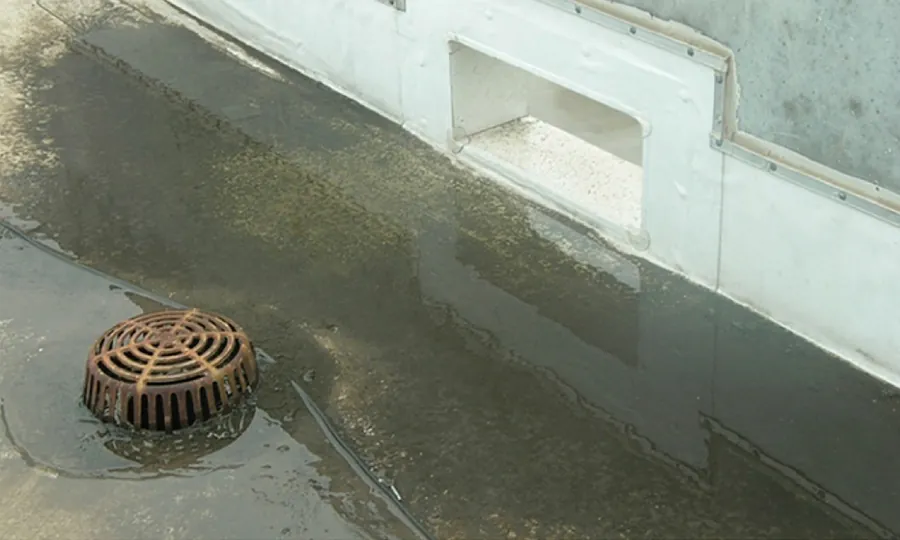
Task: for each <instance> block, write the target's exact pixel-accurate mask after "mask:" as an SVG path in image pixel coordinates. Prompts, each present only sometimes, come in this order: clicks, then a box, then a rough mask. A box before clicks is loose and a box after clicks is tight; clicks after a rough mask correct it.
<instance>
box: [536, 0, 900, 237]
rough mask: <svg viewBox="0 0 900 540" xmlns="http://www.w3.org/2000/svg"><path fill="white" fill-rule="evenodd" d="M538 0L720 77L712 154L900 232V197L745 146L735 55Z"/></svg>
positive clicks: (799, 159) (780, 153)
mask: <svg viewBox="0 0 900 540" xmlns="http://www.w3.org/2000/svg"><path fill="white" fill-rule="evenodd" d="M539 1H540V2H541V3H543V4H546V5H549V6H552V7H554V8H557V9H561V10H563V11H567V12H570V13H572V14H574V15H576V16H578V17H580V18H582V19H584V20H587V21H590V22H592V23H595V24H598V25H600V26H602V27H604V28H606V29H608V30H611V31H613V32H616V33H618V34H622V35H627V36H630V37H633V38H634V39H638V40H641V41H643V42H645V43H647V44H649V45H653V46H655V47H657V48H659V49H662V50H665V51H668V52H671V53H673V54H676V55H679V56H687V57H690V58H691V59H692V60H693V61H695V62H697V63H699V64H702V65H704V66H707V67H709V68H712V70H713V71H714V73H715V79H714V84H715V85H716V86H715V91H714V104H713V121H712V127H711V130H710V146H711V147H712V148H713V149H715V150H719V151H721V152H723V153H725V154H727V155H729V156H732V157H734V158H736V159H740V160H741V161H743V162H745V163H748V164H750V165H752V166H754V167H757V168H759V169H761V170H764V171H767V172H768V173H770V174H773V175H775V176H776V177H778V178H781V179H783V180H787V181H788V182H791V183H793V184H796V185H798V186H801V187H803V188H805V189H807V190H809V191H811V192H813V193H816V194H819V195H823V196H825V197H828V198H829V199H831V200H834V201H837V202H840V203H843V204H846V205H848V206H850V207H851V208H854V209H856V210H859V211H861V212H864V213H866V214H869V215H870V216H873V217H875V218H877V219H880V220H882V221H885V222H887V223H889V224H891V225H894V226H898V227H900V194H898V193H894V192H891V191H888V190H885V189H883V188H881V187H878V186H875V185H873V184H871V183H869V182H866V181H864V180H862V179H860V178H856V177H852V176H849V175H845V174H843V173H841V172H839V171H837V170H834V169H831V168H830V167H826V166H824V165H821V164H815V165H814V166H804V165H803V163H804V161H806V158H804V157H803V156H800V155H799V154H798V155H796V156H795V155H793V154H794V153H793V152H790V151H788V150H787V149H786V148H783V147H781V146H779V145H777V144H775V143H772V142H769V141H765V140H761V139H760V140H756V141H754V142H755V144H754V145H752V146H759V147H760V148H759V151H755V150H754V149H752V148H751V147H750V146H747V145H745V144H743V143H742V142H741V141H740V139H744V138H751V137H750V136H749V135H748V134H745V133H741V132H740V131H739V130H738V125H737V115H736V114H735V110H736V105H737V103H736V102H735V101H736V99H737V93H736V88H737V81H736V78H735V74H734V70H733V69H732V67H733V62H734V58H733V55H731V54H730V53H729V54H728V55H727V56H723V54H722V53H721V52H714V51H712V50H706V49H705V48H703V47H700V46H695V45H691V44H689V43H688V42H686V41H683V40H681V39H678V38H675V37H673V36H670V35H667V34H666V33H664V32H660V31H659V30H656V29H650V28H648V27H646V26H644V25H642V24H641V22H640V21H633V22H632V21H628V20H626V19H624V18H621V17H619V16H616V15H614V14H611V13H607V12H605V11H603V10H600V9H597V8H594V7H591V6H588V5H585V4H583V3H581V2H577V1H575V0H539ZM651 20H652V19H651ZM710 48H711V49H716V47H714V46H710ZM726 50H727V48H725V47H724V46H722V48H721V51H726ZM760 152H763V153H760ZM764 154H765V155H764ZM810 169H814V170H815V171H816V172H814V173H813V172H810Z"/></svg>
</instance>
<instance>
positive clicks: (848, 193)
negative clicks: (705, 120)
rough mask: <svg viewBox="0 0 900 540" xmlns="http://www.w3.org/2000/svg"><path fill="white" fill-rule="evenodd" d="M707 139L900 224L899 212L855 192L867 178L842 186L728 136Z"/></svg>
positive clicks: (726, 150) (737, 155)
mask: <svg viewBox="0 0 900 540" xmlns="http://www.w3.org/2000/svg"><path fill="white" fill-rule="evenodd" d="M710 143H711V145H712V147H713V148H715V149H717V150H720V151H721V152H722V153H724V154H725V155H728V156H731V157H733V158H735V159H739V160H741V161H742V162H744V163H747V164H748V165H751V166H753V167H755V168H757V169H760V170H763V171H766V172H768V173H769V174H772V175H774V176H775V177H777V178H780V179H782V180H786V181H788V182H790V183H792V184H794V185H797V186H800V187H802V188H804V189H806V190H808V191H810V192H812V193H815V194H817V195H821V196H823V197H827V198H829V199H831V200H833V201H836V202H839V203H843V204H846V205H847V206H849V207H851V208H854V209H855V210H858V211H860V212H864V213H866V214H868V215H870V216H872V217H874V218H877V219H880V220H881V221H884V222H886V223H889V224H891V225H894V226H897V227H900V212H898V211H897V210H895V209H893V208H890V207H888V206H886V205H884V204H881V203H880V202H878V201H877V200H875V199H874V198H871V197H868V196H866V195H860V194H859V193H858V192H856V189H860V188H865V189H871V187H872V186H871V185H870V184H868V182H865V181H863V180H860V179H853V180H854V184H856V183H858V184H859V185H858V186H856V185H854V186H848V188H849V189H848V188H843V187H841V186H839V185H837V184H835V183H831V182H829V181H828V180H826V179H824V178H820V177H818V176H813V175H810V174H807V173H804V172H801V171H798V170H796V169H794V168H792V167H791V165H790V164H789V163H785V162H783V161H781V160H776V159H771V158H768V157H765V156H763V155H761V154H759V153H757V152H754V151H753V150H751V149H749V148H747V147H746V146H743V145H741V144H739V143H736V142H734V141H732V140H728V139H721V138H719V137H718V136H717V135H715V134H713V135H712V136H711V137H710ZM854 188H856V189H854ZM881 193H882V194H884V195H885V198H900V197H897V196H896V195H894V194H893V193H890V192H885V191H884V190H881Z"/></svg>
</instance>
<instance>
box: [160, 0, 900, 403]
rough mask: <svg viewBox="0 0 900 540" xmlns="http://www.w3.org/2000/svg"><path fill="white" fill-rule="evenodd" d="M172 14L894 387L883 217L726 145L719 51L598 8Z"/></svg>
mask: <svg viewBox="0 0 900 540" xmlns="http://www.w3.org/2000/svg"><path fill="white" fill-rule="evenodd" d="M173 3H174V4H175V5H177V6H178V7H179V8H181V9H183V10H185V11H187V12H189V13H191V14H193V15H195V16H196V17H198V18H200V19H202V20H204V21H206V22H207V23H209V24H211V25H213V26H215V27H217V28H218V29H220V30H222V31H224V32H226V33H228V34H230V35H232V36H234V37H236V38H237V39H239V40H241V41H243V42H245V43H247V44H248V45H250V46H252V47H254V48H256V49H258V50H260V51H262V52H264V53H266V54H269V55H271V56H273V57H275V58H277V59H278V60H280V61H282V62H284V63H285V64H287V65H289V66H291V67H293V68H295V69H298V70H300V71H302V72H304V73H306V74H308V75H310V76H312V77H314V78H316V79H319V80H321V81H323V82H325V83H326V84H329V85H331V86H332V87H334V88H336V89H338V90H339V91H341V92H343V93H345V94H347V95H349V96H350V97H353V98H355V99H357V100H358V101H360V102H362V103H364V104H365V105H367V106H369V107H371V108H373V109H375V110H376V111H378V112H380V113H381V114H383V115H385V116H387V117H388V118H391V119H393V120H395V121H396V122H398V123H401V124H402V125H403V126H404V127H405V128H406V129H408V130H409V131H411V132H412V133H414V134H415V135H417V136H419V137H421V138H422V139H424V140H426V141H428V142H429V143H430V144H432V145H433V146H435V147H436V148H438V149H440V150H442V151H444V152H446V153H448V154H450V155H454V156H456V157H457V158H458V159H459V160H461V161H462V162H464V163H466V164H469V165H472V166H475V167H476V168H478V169H479V170H480V171H482V172H484V173H486V174H487V175H488V176H489V177H491V178H494V179H496V180H497V181H500V182H504V183H506V184H507V185H508V186H509V187H511V188H514V189H516V190H518V191H519V192H521V193H524V194H525V195H527V196H529V197H531V198H532V199H534V200H537V201H539V202H541V203H542V204H545V205H548V206H551V207H553V208H555V209H557V210H561V211H563V212H565V213H567V214H569V215H571V216H573V217H574V218H576V219H578V220H579V221H581V222H583V223H585V224H588V225H590V226H592V227H594V228H595V229H597V230H598V231H600V232H601V233H602V234H603V235H605V236H606V237H608V238H610V239H611V240H613V241H614V242H616V243H617V244H618V245H620V246H621V247H623V248H624V249H626V250H630V251H632V252H635V253H639V254H640V255H642V256H644V257H646V258H648V259H650V260H652V261H654V262H656V263H658V264H660V265H663V266H665V267H668V268H671V269H673V270H675V271H678V272H680V273H683V274H685V275H687V276H688V277H689V278H691V279H693V280H695V281H697V282H698V283H701V284H702V285H705V286H707V287H710V288H712V289H715V290H717V291H719V292H720V293H722V294H724V295H726V296H728V297H731V298H733V299H735V300H737V301H739V302H741V303H743V304H746V305H748V306H750V307H752V308H754V309H755V310H757V311H759V312H761V313H763V314H765V315H767V316H769V317H770V318H772V319H774V320H775V321H777V322H779V323H780V324H782V325H784V326H786V327H788V328H790V329H791V330H793V331H794V332H796V333H798V334H800V335H803V336H804V337H806V338H808V339H810V340H812V341H814V342H816V343H818V344H819V345H821V346H823V347H825V348H827V349H829V350H831V351H833V352H835V353H837V354H839V355H840V356H842V357H844V358H845V359H847V360H849V361H850V362H853V363H854V364H856V365H857V366H859V367H861V368H862V369H864V370H866V371H868V372H870V373H872V374H874V375H876V376H878V377H881V378H883V379H885V380H888V381H889V382H891V383H892V384H894V385H897V386H900V354H898V351H900V279H898V277H900V225H898V223H900V219H898V214H897V213H896V211H895V210H892V208H893V209H896V208H900V205H897V204H896V203H897V201H896V200H895V199H894V197H893V195H891V194H889V193H882V192H880V191H877V190H878V188H875V187H873V186H871V185H869V184H864V183H861V182H859V181H857V180H856V179H853V178H848V177H844V176H842V175H840V174H838V173H836V172H835V171H832V170H829V169H826V168H824V167H821V166H819V165H817V164H815V163H809V162H806V161H805V160H804V159H803V158H801V157H800V156H797V155H793V154H790V153H789V152H787V151H784V150H783V149H780V148H775V147H767V146H766V145H765V143H761V142H759V141H754V140H751V139H750V138H749V137H747V136H745V135H743V134H741V133H740V132H739V130H738V129H737V126H736V122H735V120H734V114H733V109H734V107H735V106H736V102H737V94H738V92H737V89H736V88H735V85H734V80H735V77H734V69H735V66H734V63H733V59H732V57H731V55H730V53H729V52H728V51H727V49H725V48H724V47H721V46H720V45H718V44H715V43H712V42H710V41H709V40H706V39H704V38H702V37H700V36H697V35H696V34H692V33H691V32H690V31H689V30H688V29H684V28H680V27H677V26H675V25H671V24H668V23H664V22H660V21H657V20H655V19H651V18H650V17H647V16H645V15H644V14H641V13H639V12H637V11H634V10H630V9H627V8H622V7H621V6H618V5H614V4H608V3H606V2H600V1H599V0H598V1H596V2H595V3H592V4H590V5H586V4H574V3H571V2H568V0H547V1H540V0H490V1H484V0H408V1H403V0H383V1H380V0H315V1H306V2H298V1H296V0H173ZM737 68H738V69H739V68H740V66H737ZM745 90H749V91H752V89H745ZM566 133H571V134H575V135H577V136H578V138H573V137H571V136H568V135H566ZM623 141H624V142H623ZM617 143H618V144H617ZM799 171H802V172H799Z"/></svg>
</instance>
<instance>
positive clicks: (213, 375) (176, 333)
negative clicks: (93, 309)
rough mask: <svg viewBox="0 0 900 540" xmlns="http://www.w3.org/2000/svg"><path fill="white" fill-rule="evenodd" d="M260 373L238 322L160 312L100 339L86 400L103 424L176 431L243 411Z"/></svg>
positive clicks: (90, 364)
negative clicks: (241, 407) (238, 409)
mask: <svg viewBox="0 0 900 540" xmlns="http://www.w3.org/2000/svg"><path fill="white" fill-rule="evenodd" d="M258 373H259V372H258V369H257V363H256V351H255V349H254V347H253V344H252V343H251V341H250V338H249V337H248V336H247V334H245V333H244V331H243V330H242V329H241V328H240V327H239V326H238V325H237V324H235V323H234V322H233V321H231V320H229V319H227V318H225V317H222V316H220V315H215V314H212V313H204V312H202V311H198V310H194V309H192V310H171V311H157V312H154V313H147V314H144V315H139V316H137V317H133V318H131V319H128V320H125V321H123V322H121V323H119V324H117V325H116V326H114V327H113V328H111V329H110V330H109V331H107V332H106V333H105V334H103V335H102V336H101V337H100V339H98V340H97V342H96V343H95V344H94V346H93V348H92V349H91V351H90V354H89V355H88V360H87V368H86V370H85V377H84V389H83V393H82V398H83V401H84V404H85V406H87V408H88V409H90V410H91V412H93V413H94V415H95V416H97V417H98V418H100V419H101V420H103V421H105V422H114V423H116V424H120V425H129V426H132V427H134V428H137V429H144V430H156V431H174V430H177V429H181V428H185V427H188V426H190V425H193V424H196V423H197V422H202V421H205V420H208V419H209V418H212V417H213V416H217V415H219V414H222V413H224V412H226V411H228V410H230V409H231V408H233V407H234V406H236V405H238V404H239V403H240V402H241V400H242V399H243V397H244V395H246V394H248V393H249V392H250V391H252V389H253V388H254V387H255V385H256V383H257V381H258Z"/></svg>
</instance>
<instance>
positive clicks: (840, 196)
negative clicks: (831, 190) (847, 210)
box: [837, 191, 847, 201]
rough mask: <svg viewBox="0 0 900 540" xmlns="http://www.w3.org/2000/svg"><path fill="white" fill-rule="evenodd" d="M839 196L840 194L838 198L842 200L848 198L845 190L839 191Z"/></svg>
mask: <svg viewBox="0 0 900 540" xmlns="http://www.w3.org/2000/svg"><path fill="white" fill-rule="evenodd" d="M837 196H838V199H840V200H842V201H846V200H847V194H846V193H844V192H843V191H838V194H837Z"/></svg>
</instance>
